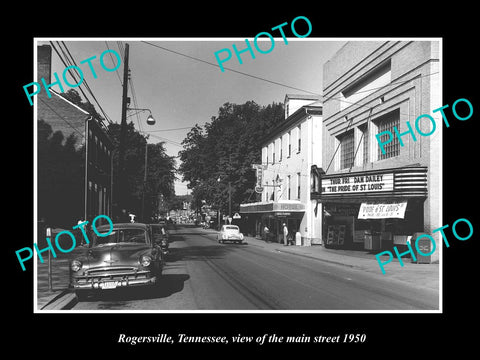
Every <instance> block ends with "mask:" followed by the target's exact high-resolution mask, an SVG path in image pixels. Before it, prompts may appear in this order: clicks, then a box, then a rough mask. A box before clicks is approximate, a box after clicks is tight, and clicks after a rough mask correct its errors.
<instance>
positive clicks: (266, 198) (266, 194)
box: [265, 181, 268, 202]
mask: <svg viewBox="0 0 480 360" xmlns="http://www.w3.org/2000/svg"><path fill="white" fill-rule="evenodd" d="M265 189H266V190H267V191H266V192H265V202H268V181H267V182H266V183H265Z"/></svg>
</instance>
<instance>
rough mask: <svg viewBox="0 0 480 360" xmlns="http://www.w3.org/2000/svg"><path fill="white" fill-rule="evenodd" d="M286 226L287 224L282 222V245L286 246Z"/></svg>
mask: <svg viewBox="0 0 480 360" xmlns="http://www.w3.org/2000/svg"><path fill="white" fill-rule="evenodd" d="M287 238H288V228H287V224H285V223H283V245H285V246H288V239H287Z"/></svg>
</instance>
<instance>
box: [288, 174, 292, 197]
mask: <svg viewBox="0 0 480 360" xmlns="http://www.w3.org/2000/svg"><path fill="white" fill-rule="evenodd" d="M287 186H288V200H290V199H291V195H292V193H291V190H290V175H288V176H287Z"/></svg>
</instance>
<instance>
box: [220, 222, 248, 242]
mask: <svg viewBox="0 0 480 360" xmlns="http://www.w3.org/2000/svg"><path fill="white" fill-rule="evenodd" d="M217 241H218V242H219V243H220V244H222V243H224V242H225V241H231V242H236V243H239V244H240V243H242V242H243V234H242V233H241V232H240V228H239V227H238V226H237V225H222V227H221V229H220V232H219V233H218V235H217Z"/></svg>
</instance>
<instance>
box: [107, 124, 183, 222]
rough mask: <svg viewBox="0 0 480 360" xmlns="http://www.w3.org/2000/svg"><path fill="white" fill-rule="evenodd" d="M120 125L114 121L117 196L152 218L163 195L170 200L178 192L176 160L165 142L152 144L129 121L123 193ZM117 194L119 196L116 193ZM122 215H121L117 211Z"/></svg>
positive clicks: (129, 207) (114, 173)
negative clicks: (119, 173)
mask: <svg viewBox="0 0 480 360" xmlns="http://www.w3.org/2000/svg"><path fill="white" fill-rule="evenodd" d="M120 128H121V125H120V124H110V125H109V127H108V129H109V131H108V132H109V135H110V136H111V138H112V139H113V140H114V141H113V142H114V144H115V148H114V152H113V163H114V171H113V189H114V190H113V191H114V192H113V193H114V199H115V198H116V199H117V202H118V198H119V197H120V196H122V202H121V203H122V204H124V205H125V208H126V210H127V211H132V212H134V213H135V214H136V215H138V216H141V215H142V210H143V213H144V215H145V216H144V219H142V221H145V220H149V219H150V218H151V217H152V216H153V215H154V214H155V213H156V211H157V209H158V204H159V196H163V197H164V198H165V199H169V198H171V197H172V196H174V194H175V189H174V182H175V171H176V170H175V166H176V164H175V159H174V158H173V157H171V156H168V155H167V154H166V151H165V147H164V145H165V144H164V143H163V142H160V143H157V144H148V145H147V138H146V137H145V136H143V135H142V134H140V133H139V132H138V131H137V130H135V127H134V125H133V122H130V123H128V124H127V129H126V130H127V131H126V136H125V145H124V146H125V163H124V164H125V172H124V175H123V176H124V177H125V179H124V186H125V188H123V189H122V193H120V191H119V178H118V176H119V175H118V144H119V139H120ZM145 151H148V152H147V181H146V182H145V183H144V177H145ZM115 194H116V195H115ZM116 215H118V214H116Z"/></svg>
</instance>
